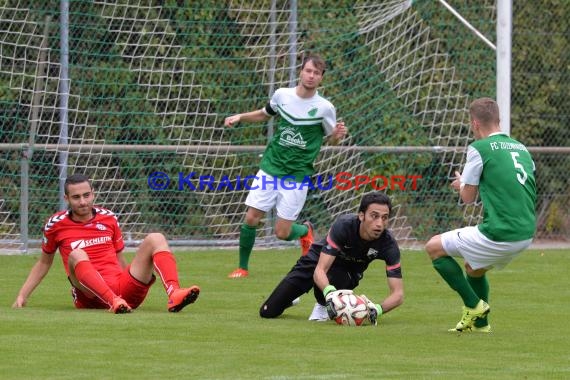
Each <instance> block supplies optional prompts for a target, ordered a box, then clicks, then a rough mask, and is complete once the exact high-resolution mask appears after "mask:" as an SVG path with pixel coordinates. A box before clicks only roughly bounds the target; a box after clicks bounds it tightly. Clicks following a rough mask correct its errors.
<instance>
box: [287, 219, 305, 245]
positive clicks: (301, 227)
mask: <svg viewBox="0 0 570 380" xmlns="http://www.w3.org/2000/svg"><path fill="white" fill-rule="evenodd" d="M308 232H309V227H307V226H306V225H305V224H297V223H293V224H292V225H291V233H290V234H289V236H287V238H286V239H285V240H287V241H291V240H297V239H299V238H301V237H302V236H305V235H306V234H307V233H308Z"/></svg>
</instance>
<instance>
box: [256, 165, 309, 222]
mask: <svg viewBox="0 0 570 380" xmlns="http://www.w3.org/2000/svg"><path fill="white" fill-rule="evenodd" d="M255 177H256V178H255V179H254V180H253V182H252V183H251V186H250V189H251V190H249V194H247V198H246V200H245V204H246V205H247V206H249V207H253V208H255V209H258V210H261V211H263V212H267V211H269V210H271V209H272V208H273V207H275V209H276V210H277V216H278V217H279V218H281V219H285V220H290V221H295V220H297V218H298V217H299V214H300V213H301V210H302V209H303V206H304V205H305V200H306V199H307V190H308V188H307V186H302V188H300V187H301V186H300V183H298V182H294V181H287V180H284V179H281V178H278V177H274V176H272V175H270V174H267V173H266V172H264V171H263V170H259V171H258V172H257V174H256V175H255Z"/></svg>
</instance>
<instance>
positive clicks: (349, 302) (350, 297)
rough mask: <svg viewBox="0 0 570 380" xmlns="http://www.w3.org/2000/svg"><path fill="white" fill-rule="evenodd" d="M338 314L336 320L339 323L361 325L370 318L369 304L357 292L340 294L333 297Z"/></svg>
mask: <svg viewBox="0 0 570 380" xmlns="http://www.w3.org/2000/svg"><path fill="white" fill-rule="evenodd" d="M332 302H333V305H334V309H335V311H336V314H337V316H336V317H335V318H334V321H335V322H336V323H337V324H339V325H345V326H361V325H362V324H363V323H364V322H365V321H367V320H368V315H369V311H368V305H367V303H366V301H365V300H364V299H363V298H362V297H360V296H357V295H356V294H339V295H336V296H334V297H333V298H332Z"/></svg>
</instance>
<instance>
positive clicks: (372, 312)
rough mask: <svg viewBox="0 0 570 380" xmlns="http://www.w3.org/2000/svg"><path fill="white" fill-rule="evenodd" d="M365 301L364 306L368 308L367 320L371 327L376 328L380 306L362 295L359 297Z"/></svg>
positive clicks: (380, 311)
mask: <svg viewBox="0 0 570 380" xmlns="http://www.w3.org/2000/svg"><path fill="white" fill-rule="evenodd" d="M360 297H362V298H363V299H364V300H365V301H366V306H368V320H369V321H370V324H371V325H372V326H376V325H377V324H378V318H380V317H381V316H382V313H383V311H382V306H380V304H378V303H374V302H372V301H370V300H369V299H368V297H366V296H365V295H364V294H363V295H361V296H360Z"/></svg>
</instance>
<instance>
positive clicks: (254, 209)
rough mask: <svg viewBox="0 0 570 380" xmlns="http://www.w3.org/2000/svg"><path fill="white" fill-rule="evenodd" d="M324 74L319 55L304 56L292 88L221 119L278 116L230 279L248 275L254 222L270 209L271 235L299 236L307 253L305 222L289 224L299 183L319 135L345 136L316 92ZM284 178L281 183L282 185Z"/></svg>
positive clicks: (309, 234) (309, 235) (302, 193)
mask: <svg viewBox="0 0 570 380" xmlns="http://www.w3.org/2000/svg"><path fill="white" fill-rule="evenodd" d="M324 73H325V62H324V61H323V59H322V58H320V57H319V56H317V55H308V56H306V57H305V58H304V59H303V63H302V65H301V73H300V75H299V82H298V84H297V86H296V87H292V88H280V89H278V90H277V91H275V94H273V96H272V97H271V100H270V101H269V103H268V104H267V105H266V106H265V107H264V108H261V109H259V110H256V111H252V112H247V113H241V114H237V115H232V116H229V117H227V118H226V119H225V121H224V125H225V126H227V127H232V126H234V125H236V124H238V123H240V122H248V123H251V122H262V121H267V120H269V118H270V117H273V116H276V115H279V116H280V117H279V119H278V120H279V121H278V127H277V131H276V132H275V135H274V136H273V138H272V139H271V141H270V142H269V145H268V146H267V148H266V150H265V153H264V154H263V159H262V160H261V164H260V170H259V171H258V173H257V174H256V179H255V180H254V181H253V183H252V184H251V190H250V191H249V194H248V196H247V199H246V200H245V204H246V205H247V206H248V208H247V212H246V215H245V222H244V223H243V225H242V226H241V229H240V234H239V267H238V268H237V269H235V270H234V271H232V272H231V273H230V274H229V275H228V277H230V278H242V277H247V276H248V275H249V272H248V266H249V257H250V255H251V251H252V250H253V246H254V243H255V236H256V229H257V226H258V225H259V222H260V221H261V219H262V218H263V217H264V216H265V213H266V212H268V211H269V210H271V209H272V208H274V207H275V209H276V211H277V221H276V222H275V236H277V238H279V239H281V240H287V241H292V240H296V239H299V240H300V242H301V248H302V253H303V254H307V252H308V250H309V247H310V246H311V244H312V243H313V231H312V229H313V228H312V226H311V224H310V223H309V222H305V223H303V224H299V223H295V221H296V220H297V218H298V216H299V213H300V212H301V210H302V209H303V206H304V204H305V200H306V198H307V188H308V186H301V183H302V182H303V179H304V178H306V177H310V176H311V175H313V173H314V168H313V162H314V161H315V159H316V158H317V155H318V154H319V151H320V149H321V145H322V143H323V138H324V137H327V139H328V143H329V144H336V143H338V142H339V141H340V140H342V139H343V138H344V136H345V135H346V128H345V126H344V123H342V122H337V119H336V110H335V108H334V106H333V105H332V103H331V102H329V101H328V100H326V99H325V98H323V97H321V96H320V95H319V94H318V92H317V88H318V87H319V85H320V84H321V81H322V79H323V74H324ZM285 179H290V181H285ZM284 182H287V185H286V186H283V185H282V184H283V183H284Z"/></svg>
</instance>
